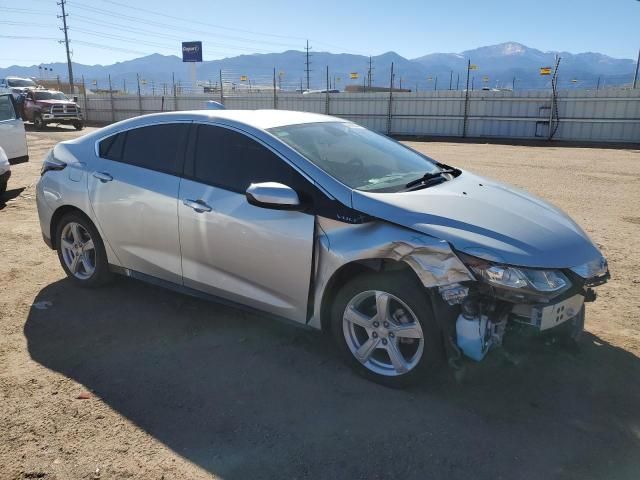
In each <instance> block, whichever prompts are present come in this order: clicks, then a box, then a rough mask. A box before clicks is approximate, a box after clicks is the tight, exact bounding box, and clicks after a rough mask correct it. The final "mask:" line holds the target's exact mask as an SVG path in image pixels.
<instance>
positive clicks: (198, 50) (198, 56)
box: [182, 42, 202, 62]
mask: <svg viewBox="0 0 640 480" xmlns="http://www.w3.org/2000/svg"><path fill="white" fill-rule="evenodd" d="M182 61H183V62H201V61H202V42H182Z"/></svg>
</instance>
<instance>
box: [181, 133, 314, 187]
mask: <svg viewBox="0 0 640 480" xmlns="http://www.w3.org/2000/svg"><path fill="white" fill-rule="evenodd" d="M195 128H196V134H195V142H194V152H193V155H192V159H191V160H192V161H191V162H189V163H190V164H189V165H188V166H187V168H186V172H185V173H186V176H187V177H191V178H192V179H193V180H195V181H197V182H201V183H206V184H209V185H213V186H216V187H220V188H224V189H225V190H231V191H233V192H237V193H244V192H245V191H246V190H247V188H248V187H249V185H251V184H252V183H259V182H279V183H283V184H285V185H288V186H290V187H291V188H293V189H294V190H296V191H298V194H300V193H304V191H303V192H301V191H300V190H308V187H305V184H308V182H307V181H306V179H304V178H303V177H302V176H301V175H300V174H299V173H298V172H296V171H295V170H294V169H293V168H292V167H291V166H289V165H288V164H287V163H286V162H285V161H284V160H282V159H281V158H280V157H279V156H278V155H276V154H275V153H273V152H272V151H271V150H269V149H268V148H266V147H265V146H264V145H261V144H260V143H258V142H257V141H255V140H253V139H252V138H250V137H248V136H247V135H245V134H243V133H240V132H237V131H235V130H230V129H228V128H223V127H217V126H213V125H196V127H195Z"/></svg>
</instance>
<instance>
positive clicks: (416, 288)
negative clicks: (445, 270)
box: [331, 272, 443, 388]
mask: <svg viewBox="0 0 640 480" xmlns="http://www.w3.org/2000/svg"><path fill="white" fill-rule="evenodd" d="M385 296H386V300H387V302H386V304H387V306H388V308H387V311H388V312H389V314H388V315H386V316H384V317H383V318H384V319H385V320H383V321H379V320H380V317H378V316H377V311H378V308H377V305H378V302H382V303H381V304H380V305H382V306H384V304H385ZM347 312H351V313H347ZM347 318H348V319H349V320H348V319H347ZM331 333H332V336H333V337H334V340H335V342H336V345H337V347H338V350H339V351H340V354H341V355H342V357H343V358H344V359H345V361H346V363H347V364H348V365H349V366H351V367H352V368H353V369H354V370H355V371H356V372H357V373H358V374H360V375H362V376H363V377H365V378H367V379H369V380H372V381H374V382H377V383H380V384H382V385H385V386H388V387H393V388H402V387H406V386H409V385H411V384H414V383H417V382H418V381H420V380H423V379H425V378H426V377H428V376H429V373H430V372H432V371H434V370H435V369H436V367H438V366H440V365H441V364H442V360H443V345H442V334H441V332H440V329H439V327H438V325H437V322H436V319H435V316H434V314H433V309H432V307H431V304H430V301H429V299H428V295H427V293H426V292H425V290H424V288H423V287H422V286H421V285H420V284H419V283H418V282H417V280H415V279H413V278H411V276H410V275H408V274H406V273H398V272H383V273H371V274H364V275H359V276H357V277H355V278H353V279H352V280H350V281H349V282H347V283H346V284H345V285H344V286H343V287H342V288H341V289H340V291H339V292H338V294H337V295H336V298H335V301H334V303H333V305H332V308H331ZM420 336H421V338H418V337H420ZM371 346H373V349H370V348H368V347H371ZM356 352H361V353H362V355H361V356H360V358H361V359H360V360H359V359H358V358H357V356H356V355H357V353H356ZM368 352H370V354H369V355H368V356H367V353H368ZM398 354H399V355H400V357H398ZM392 357H394V358H395V362H394V361H393V360H392ZM398 367H401V368H398Z"/></svg>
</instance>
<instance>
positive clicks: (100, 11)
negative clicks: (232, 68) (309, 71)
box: [67, 0, 293, 51]
mask: <svg viewBox="0 0 640 480" xmlns="http://www.w3.org/2000/svg"><path fill="white" fill-rule="evenodd" d="M67 1H68V0H67ZM69 4H70V5H72V6H73V7H74V8H79V9H81V10H85V11H88V12H91V13H94V14H95V13H97V14H99V15H106V16H108V17H113V18H117V19H120V20H124V21H129V22H134V23H135V24H136V25H139V24H141V23H142V24H145V25H150V26H154V27H160V28H162V29H165V30H173V31H179V32H182V33H185V32H186V33H194V34H196V35H200V36H205V37H211V32H209V31H203V30H197V29H194V28H186V27H176V26H175V24H167V23H162V22H158V21H155V20H150V19H148V18H139V17H135V16H131V15H126V14H123V13H116V12H113V11H109V10H104V9H101V8H97V7H89V6H87V5H82V4H80V3H77V2H75V1H71V2H69ZM131 8H133V7H131ZM172 20H176V18H173V17H172ZM191 23H200V22H191ZM216 37H218V38H219V37H226V38H231V39H233V40H237V41H241V42H245V43H253V44H255V43H256V42H260V43H263V44H273V45H276V46H281V47H292V46H293V44H285V43H276V42H270V41H267V40H256V39H247V38H242V37H230V36H229V35H221V34H216ZM243 48H244V49H247V47H238V49H243ZM265 51H266V50H265Z"/></svg>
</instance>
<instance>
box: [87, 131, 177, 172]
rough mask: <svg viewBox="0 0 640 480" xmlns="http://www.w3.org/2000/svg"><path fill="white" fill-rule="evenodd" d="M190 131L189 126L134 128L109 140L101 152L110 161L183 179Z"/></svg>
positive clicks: (103, 142)
mask: <svg viewBox="0 0 640 480" xmlns="http://www.w3.org/2000/svg"><path fill="white" fill-rule="evenodd" d="M188 130H189V125H188V124H186V123H167V124H162V125H150V126H148V127H140V128H134V129H132V130H127V131H125V132H121V133H118V134H116V135H113V136H111V137H108V138H105V139H104V140H102V141H101V142H100V144H99V148H98V150H99V153H100V157H102V158H106V159H108V160H115V161H118V162H123V163H127V164H129V165H134V166H136V167H141V168H147V169H149V170H156V171H159V172H163V173H169V174H171V175H179V174H180V173H181V165H182V158H183V154H184V147H185V142H186V137H187V133H188Z"/></svg>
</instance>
